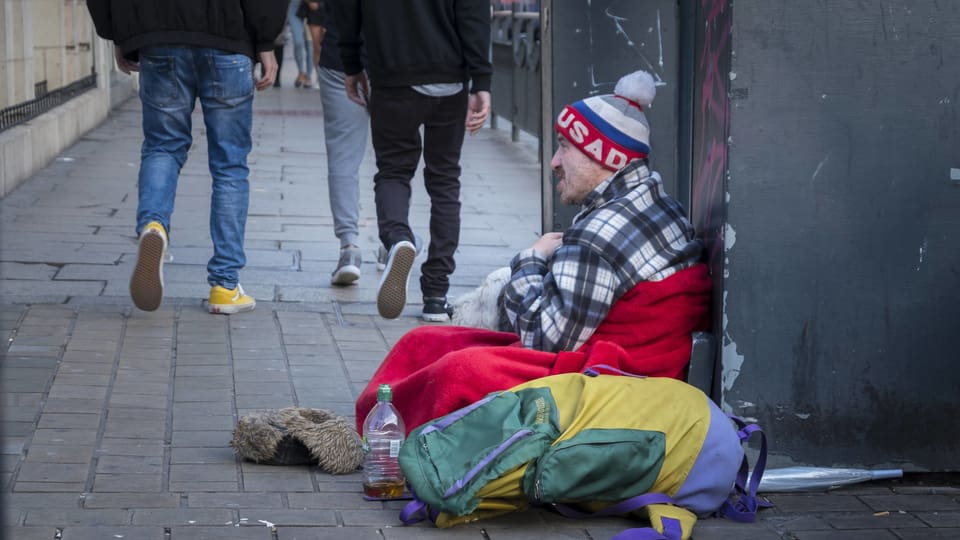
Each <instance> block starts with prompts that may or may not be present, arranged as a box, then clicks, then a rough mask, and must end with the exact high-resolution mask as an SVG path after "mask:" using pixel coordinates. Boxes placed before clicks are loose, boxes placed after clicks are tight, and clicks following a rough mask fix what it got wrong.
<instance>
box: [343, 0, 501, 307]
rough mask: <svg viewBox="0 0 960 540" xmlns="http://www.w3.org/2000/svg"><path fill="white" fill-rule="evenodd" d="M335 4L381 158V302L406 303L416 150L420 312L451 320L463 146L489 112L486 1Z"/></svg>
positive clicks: (356, 96) (350, 90)
mask: <svg viewBox="0 0 960 540" xmlns="http://www.w3.org/2000/svg"><path fill="white" fill-rule="evenodd" d="M338 3H339V4H342V9H338V10H337V14H338V15H337V17H338V23H339V24H338V26H339V29H340V32H341V34H340V42H339V43H340V48H341V57H342V59H343V64H344V69H345V72H346V74H347V78H346V81H345V84H346V90H347V95H348V96H349V97H350V99H351V100H353V101H355V102H357V103H360V104H363V105H366V106H367V108H368V110H369V112H370V126H371V135H372V141H373V149H374V151H375V153H376V158H377V174H376V175H375V176H374V190H375V201H376V207H377V225H378V227H379V233H380V241H381V242H383V245H384V247H385V248H386V249H387V258H386V265H385V269H384V273H383V276H382V277H381V279H380V286H379V288H378V291H377V309H378V311H379V313H380V315H381V316H382V317H385V318H388V319H392V318H396V317H398V316H400V313H401V312H402V311H403V308H404V306H405V305H406V301H407V282H408V280H409V277H410V270H411V268H412V267H413V261H414V259H415V257H416V253H417V249H416V246H415V236H414V234H413V232H412V231H411V229H410V225H409V222H408V218H409V212H410V182H411V179H412V178H413V175H414V174H415V173H416V169H417V164H418V162H419V160H420V154H421V151H422V153H423V159H424V162H425V164H426V166H425V168H424V171H423V178H424V183H425V185H426V189H427V193H428V194H429V195H430V247H429V250H428V252H427V260H426V261H425V262H424V263H423V265H422V266H421V277H420V290H421V292H422V293H423V313H422V317H423V319H424V320H426V321H432V322H441V321H446V320H449V316H450V309H449V306H448V304H447V300H446V294H447V291H448V290H449V287H450V280H449V277H450V274H452V273H453V271H454V268H455V266H456V264H455V261H454V252H455V251H456V249H457V245H458V243H459V241H460V149H461V146H462V145H463V136H464V131H465V130H466V131H469V132H470V133H471V134H472V133H475V132H476V131H478V130H479V129H480V128H481V127H483V125H484V123H485V122H486V119H487V115H488V114H489V111H490V77H491V73H492V66H491V65H490V60H489V49H490V16H491V15H490V2H489V1H488V0H340V1H339V2H338ZM361 47H364V48H365V49H366V54H367V57H368V61H367V62H364V61H363V59H362V56H361ZM364 69H366V73H364ZM368 76H369V83H368V79H367V77H368ZM371 85H372V94H371V92H370V87H371ZM465 115H466V120H464V116H465ZM421 126H422V127H423V139H422V141H421V136H420V128H421Z"/></svg>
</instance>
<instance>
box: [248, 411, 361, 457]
mask: <svg viewBox="0 0 960 540" xmlns="http://www.w3.org/2000/svg"><path fill="white" fill-rule="evenodd" d="M230 446H232V447H233V449H234V450H235V451H236V453H237V455H239V456H240V457H242V458H243V459H246V460H249V461H254V462H257V463H265V464H268V465H301V464H306V463H316V464H317V465H319V467H320V469H321V470H323V471H326V472H328V473H331V474H345V473H349V472H353V471H354V470H356V469H357V467H359V466H360V464H361V463H363V445H362V443H361V441H360V436H359V435H358V434H357V432H356V430H354V429H353V427H352V426H350V425H349V424H348V423H347V421H346V419H344V418H343V417H340V416H337V415H335V414H333V413H331V412H329V411H325V410H321V409H308V408H304V407H287V408H284V409H275V410H267V411H258V412H253V413H250V414H247V415H244V416H243V417H241V418H240V421H239V422H238V423H237V427H236V429H234V430H233V439H232V440H231V441H230Z"/></svg>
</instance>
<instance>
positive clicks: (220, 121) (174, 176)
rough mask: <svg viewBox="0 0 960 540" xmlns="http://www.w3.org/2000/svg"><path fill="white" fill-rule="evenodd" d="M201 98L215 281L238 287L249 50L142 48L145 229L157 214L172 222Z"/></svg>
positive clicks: (141, 206) (141, 217) (141, 210)
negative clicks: (210, 187) (193, 116)
mask: <svg viewBox="0 0 960 540" xmlns="http://www.w3.org/2000/svg"><path fill="white" fill-rule="evenodd" d="M197 98H199V99H200V105H201V107H202V108H203V121H204V124H205V125H206V128H207V154H208V162H209V167H210V175H211V177H212V178H213V194H212V195H211V198H210V237H211V238H212V239H213V257H212V258H211V259H210V262H209V263H208V264H207V281H208V282H209V283H210V285H220V286H222V287H226V288H228V289H233V288H234V287H236V285H237V282H238V274H239V271H240V269H241V268H243V266H244V265H245V264H246V256H245V255H244V253H243V237H244V229H245V227H246V223H247V207H248V205H249V200H250V184H249V182H248V179H247V176H248V174H249V169H248V168H247V154H249V153H250V147H251V137H250V130H251V127H252V123H253V61H252V60H251V59H250V58H249V57H247V56H245V55H242V54H234V53H228V52H226V51H221V50H219V49H208V48H201V47H190V46H162V47H147V48H144V49H142V50H141V51H140V100H141V101H142V102H143V147H142V148H141V151H140V176H139V184H138V187H139V203H138V206H137V234H138V235H139V234H140V231H141V230H142V229H143V227H144V226H145V225H146V224H147V223H149V222H151V221H158V222H160V223H161V224H162V225H163V226H164V227H165V228H166V230H167V231H168V232H169V231H170V230H171V226H170V217H171V215H172V214H173V203H174V198H175V196H176V191H177V180H178V178H179V176H180V169H181V168H182V167H183V164H184V163H185V162H186V161H187V151H189V150H190V145H191V144H192V143H193V138H192V136H191V132H190V130H191V127H192V121H191V120H192V119H191V114H192V112H193V109H194V105H195V103H196V101H197Z"/></svg>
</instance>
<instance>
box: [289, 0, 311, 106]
mask: <svg viewBox="0 0 960 540" xmlns="http://www.w3.org/2000/svg"><path fill="white" fill-rule="evenodd" d="M301 6H303V0H290V4H289V5H288V6H287V23H288V24H289V25H290V37H291V39H292V40H293V59H294V61H295V62H296V63H297V78H296V80H295V81H294V82H293V85H294V86H295V87H297V88H300V87H301V86H302V87H304V88H310V87H311V86H313V83H312V82H311V81H312V80H313V48H312V47H308V46H307V35H306V31H307V29H306V23H304V21H303V15H301V14H300V7H301Z"/></svg>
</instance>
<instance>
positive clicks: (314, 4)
mask: <svg viewBox="0 0 960 540" xmlns="http://www.w3.org/2000/svg"><path fill="white" fill-rule="evenodd" d="M307 7H308V8H310V11H317V10H319V9H320V2H307Z"/></svg>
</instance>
